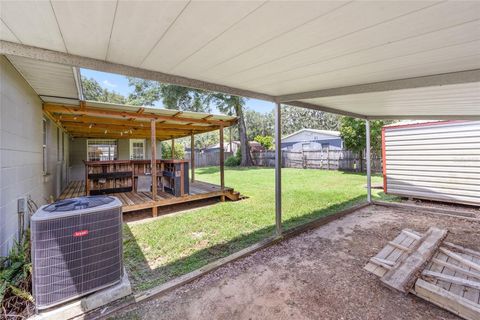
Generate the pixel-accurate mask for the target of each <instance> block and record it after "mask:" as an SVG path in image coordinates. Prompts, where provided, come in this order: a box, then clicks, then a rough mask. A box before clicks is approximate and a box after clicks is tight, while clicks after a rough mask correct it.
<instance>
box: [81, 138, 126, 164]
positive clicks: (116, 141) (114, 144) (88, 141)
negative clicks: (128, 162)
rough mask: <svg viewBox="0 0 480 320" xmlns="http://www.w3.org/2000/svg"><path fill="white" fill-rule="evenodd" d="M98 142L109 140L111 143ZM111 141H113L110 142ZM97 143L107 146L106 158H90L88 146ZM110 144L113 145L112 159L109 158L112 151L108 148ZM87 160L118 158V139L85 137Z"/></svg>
mask: <svg viewBox="0 0 480 320" xmlns="http://www.w3.org/2000/svg"><path fill="white" fill-rule="evenodd" d="M90 142H98V143H90ZM99 142H111V143H105V144H102V143H99ZM112 142H113V143H112ZM95 144H96V145H99V146H102V145H103V146H108V159H96V158H95V159H91V158H90V152H89V147H90V146H91V145H95ZM111 146H115V148H114V150H113V159H111V155H112V152H111V150H110V147H111ZM86 148H87V161H115V160H117V159H118V140H117V139H87V146H86Z"/></svg>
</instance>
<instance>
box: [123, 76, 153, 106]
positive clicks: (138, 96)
mask: <svg viewBox="0 0 480 320" xmlns="http://www.w3.org/2000/svg"><path fill="white" fill-rule="evenodd" d="M127 79H128V86H129V87H133V92H132V93H130V94H129V95H128V104H131V105H134V106H153V105H154V104H155V102H156V101H159V100H160V92H161V88H160V83H158V82H157V81H153V80H144V79H139V78H133V77H127Z"/></svg>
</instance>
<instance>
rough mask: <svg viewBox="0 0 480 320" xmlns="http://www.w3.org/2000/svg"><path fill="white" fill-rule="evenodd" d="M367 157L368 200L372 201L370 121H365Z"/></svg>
mask: <svg viewBox="0 0 480 320" xmlns="http://www.w3.org/2000/svg"><path fill="white" fill-rule="evenodd" d="M365 140H366V144H365V159H366V160H367V161H366V162H367V163H366V165H367V201H368V203H372V168H371V161H370V160H371V155H370V149H371V148H370V121H368V120H366V121H365Z"/></svg>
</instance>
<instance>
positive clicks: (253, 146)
mask: <svg viewBox="0 0 480 320" xmlns="http://www.w3.org/2000/svg"><path fill="white" fill-rule="evenodd" d="M248 144H249V145H250V151H251V152H259V151H265V148H264V147H263V146H262V145H261V144H260V143H258V142H257V141H249V142H248ZM223 145H224V149H225V152H233V153H236V152H237V150H238V149H239V148H240V141H232V144H231V145H232V149H231V150H230V142H224V144H223ZM219 150H220V143H217V144H215V145H213V146H210V147H207V148H205V152H216V151H219Z"/></svg>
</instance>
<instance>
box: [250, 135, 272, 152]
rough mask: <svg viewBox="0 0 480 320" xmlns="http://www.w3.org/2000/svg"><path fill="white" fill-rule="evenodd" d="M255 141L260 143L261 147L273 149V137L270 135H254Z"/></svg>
mask: <svg viewBox="0 0 480 320" xmlns="http://www.w3.org/2000/svg"><path fill="white" fill-rule="evenodd" d="M254 140H255V141H257V142H258V143H260V144H261V145H262V147H264V148H265V149H267V150H271V149H273V137H272V136H256V137H255V139H254Z"/></svg>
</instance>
